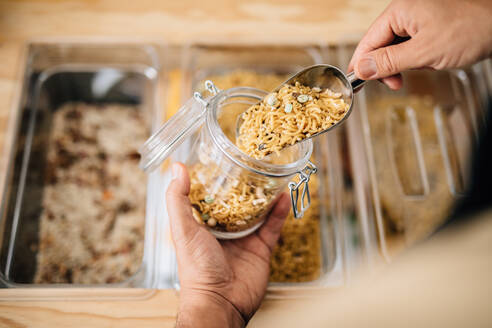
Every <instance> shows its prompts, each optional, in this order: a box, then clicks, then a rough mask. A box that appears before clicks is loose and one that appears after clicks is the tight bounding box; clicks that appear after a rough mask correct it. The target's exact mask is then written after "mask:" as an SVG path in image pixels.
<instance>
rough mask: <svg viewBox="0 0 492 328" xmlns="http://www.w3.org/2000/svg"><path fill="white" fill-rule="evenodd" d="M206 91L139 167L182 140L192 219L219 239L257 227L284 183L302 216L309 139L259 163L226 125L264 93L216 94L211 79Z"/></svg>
mask: <svg viewBox="0 0 492 328" xmlns="http://www.w3.org/2000/svg"><path fill="white" fill-rule="evenodd" d="M206 88H207V90H208V91H209V93H210V94H212V96H211V97H209V98H207V99H204V98H203V97H202V96H201V94H200V93H195V94H194V97H193V98H192V99H190V100H188V101H187V102H186V104H185V105H184V106H183V107H182V108H181V109H180V110H179V111H178V113H176V115H174V116H173V117H171V119H170V120H169V121H168V122H166V123H165V124H164V125H163V126H162V127H161V128H160V129H159V131H157V132H156V133H155V134H154V135H153V136H152V137H151V138H150V139H149V140H148V141H147V142H146V143H145V144H144V145H143V146H142V148H141V149H140V154H141V155H142V159H141V163H140V164H141V167H142V168H143V169H144V170H146V171H150V170H153V169H155V168H156V167H158V166H159V165H160V163H162V161H164V160H165V159H166V158H167V157H169V156H170V155H171V154H172V153H173V152H174V151H175V150H176V149H177V147H178V146H179V145H181V144H182V143H183V142H184V141H185V140H186V141H187V143H186V145H187V146H186V153H187V159H186V161H185V164H186V166H187V168H188V171H189V174H190V181H191V188H190V195H189V197H190V201H191V203H192V206H193V208H192V212H193V216H194V218H195V220H196V221H198V222H199V223H200V224H203V225H204V226H206V227H207V228H208V229H209V230H210V231H211V232H212V233H213V234H214V235H215V236H216V237H217V238H220V239H234V238H241V237H244V236H246V235H248V234H250V233H252V232H253V231H255V230H256V229H257V228H258V227H260V226H261V224H262V223H263V222H264V220H265V217H266V215H267V214H268V213H269V211H270V210H271V207H272V206H273V204H275V201H276V199H277V198H278V196H279V195H280V194H281V193H282V191H283V190H285V187H286V186H287V185H289V189H290V191H291V199H292V205H293V210H294V214H295V216H296V217H302V215H303V213H304V211H305V210H306V209H307V208H308V207H309V202H310V195H309V185H308V183H309V177H310V175H311V174H312V173H315V172H316V167H315V166H314V164H312V163H311V162H310V161H309V158H310V157H311V153H312V150H313V145H312V142H311V140H307V141H305V142H301V143H298V144H296V145H294V146H291V147H288V148H286V149H285V150H283V151H282V152H280V154H278V155H276V154H272V155H270V156H268V157H267V158H265V159H263V160H257V159H254V158H252V157H249V156H248V155H246V154H245V153H243V152H242V151H241V150H239V148H237V147H236V145H235V144H234V138H235V136H234V135H230V134H233V133H234V132H233V131H234V129H230V128H229V129H225V127H230V126H231V125H235V122H236V118H237V117H238V115H240V114H241V113H243V112H244V111H245V110H246V109H247V108H249V107H250V106H251V105H253V104H256V103H257V102H259V101H260V100H261V99H262V98H263V97H264V96H265V95H266V92H264V91H261V90H258V89H254V88H245V87H241V88H232V89H228V90H224V91H220V92H219V90H218V89H217V88H216V87H215V86H214V85H213V83H212V82H210V81H207V82H206ZM224 131H230V132H228V133H227V134H229V135H226V133H224ZM231 131H232V132H231ZM296 174H299V177H298V179H297V180H296V182H291V180H292V178H293V177H294V176H295V175H296ZM298 200H299V201H298Z"/></svg>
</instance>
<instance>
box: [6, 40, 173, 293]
mask: <svg viewBox="0 0 492 328" xmlns="http://www.w3.org/2000/svg"><path fill="white" fill-rule="evenodd" d="M164 53H165V47H164V46H161V45H150V44H138V43H137V44H125V43H118V44H116V43H56V42H53V43H32V44H30V45H29V46H28V47H27V49H26V61H25V65H26V68H25V73H24V79H23V88H22V91H21V96H20V100H19V103H18V105H17V106H16V107H15V108H13V111H12V114H11V121H10V122H11V124H10V127H11V128H10V130H9V131H8V136H7V138H6V140H8V143H7V144H6V145H5V147H4V149H5V154H6V155H7V156H8V158H9V162H8V170H7V173H6V176H5V177H3V180H2V181H3V185H2V186H1V190H2V207H1V216H0V284H1V286H2V287H8V288H41V287H49V288H55V289H54V291H53V292H52V293H51V292H50V293H47V294H49V295H48V296H47V295H44V296H43V295H40V294H39V293H35V292H30V293H23V292H22V291H19V294H18V297H19V298H22V297H28V298H36V296H33V295H40V296H39V297H40V298H46V297H49V296H50V295H51V296H53V295H56V296H54V297H63V298H65V299H66V298H80V297H87V295H88V294H86V292H84V289H85V290H86V289H87V288H91V293H90V295H91V297H97V298H98V299H99V298H101V297H106V298H125V297H145V296H146V295H148V294H149V293H151V290H150V289H149V290H146V289H138V291H137V290H135V292H128V290H127V291H122V289H121V287H132V288H133V287H142V288H154V287H156V286H157V284H158V281H157V270H158V267H159V263H160V262H159V260H160V259H159V257H157V255H156V254H157V253H158V252H159V243H158V240H159V238H160V233H161V232H162V231H163V230H164V229H163V227H162V226H161V221H160V220H159V218H158V212H157V209H156V205H157V204H158V203H160V202H161V200H162V199H161V198H159V199H155V198H154V196H153V195H155V197H160V196H159V195H160V194H159V192H158V191H157V192H155V193H152V190H153V189H155V188H156V187H157V186H156V185H155V184H156V183H157V182H158V181H159V180H158V178H155V179H154V177H153V176H152V175H150V176H149V177H148V178H147V179H146V178H145V175H143V174H142V177H143V179H142V180H139V181H133V180H132V176H135V177H138V173H139V172H138V154H136V148H138V146H139V145H140V142H138V144H137V145H135V143H136V142H137V141H138V140H139V139H143V140H145V138H147V137H148V136H149V135H150V133H151V131H152V130H153V129H154V128H155V127H156V125H158V124H159V122H160V120H161V110H160V106H159V102H160V100H159V97H158V94H159V93H158V87H159V85H161V84H162V83H163V78H164V76H165V71H164V69H163V67H162V62H163V61H162V56H163V54H164ZM67 122H68V123H67ZM70 122H72V123H70ZM64 124H65V125H64ZM137 125H138V126H139V128H138V129H137ZM89 127H91V128H94V130H93V131H92V130H84V129H88V128H89ZM91 145H92V146H91ZM94 145H96V146H94ZM82 146H84V147H85V146H87V147H86V148H83V147H82ZM94 147H99V148H97V149H98V150H97V153H95V152H94V149H95V148H94ZM134 148H135V151H134ZM135 157H136V158H135ZM53 161H54V163H53ZM135 165H136V166H135ZM75 168H76V169H75ZM72 169H73V170H72ZM71 170H72V171H71ZM134 170H137V172H136V173H134V172H135V171H134ZM91 172H92V173H91ZM98 180H101V181H103V182H100V181H98ZM94 181H95V182H94ZM103 185H104V190H101V188H102V187H101V186H103ZM135 186H138V188H136V187H135ZM132 197H134V198H135V199H137V200H141V204H134V202H132ZM140 197H141V198H140ZM87 201H88V203H86V202H87ZM78 203H80V204H81V205H80V206H79V205H78ZM99 208H101V210H100V212H98V211H99ZM81 209H83V210H85V211H88V210H89V209H94V210H93V211H92V212H91V211H88V212H87V213H86V212H84V213H83V214H82V212H81V211H80V210H81ZM96 217H97V220H99V221H97V220H96V219H95V218H96ZM50 221H53V222H55V224H54V223H50ZM101 222H103V223H104V225H102V224H103V223H101ZM59 227H65V230H63V229H62V230H59V229H58V228H59ZM102 228H104V229H105V230H104V231H99V230H98V229H102ZM96 236H98V237H100V238H101V240H99V241H94V240H91V238H92V239H93V238H95V237H96ZM79 237H80V238H81V239H82V240H81V241H79V240H78V238H79ZM70 238H72V239H70ZM111 243H113V244H111ZM124 243H126V244H124ZM53 245H55V246H53ZM56 247H58V248H60V251H61V253H60V254H62V255H57V254H56V250H54V249H53V248H56ZM105 248H109V250H105ZM41 250H42V251H43V252H47V253H40V252H41ZM57 256H61V259H60V258H57ZM128 256H130V257H128ZM101 257H102V258H103V259H102V260H101V259H100V258H101ZM77 261H82V262H80V263H85V262H84V261H87V263H85V264H84V265H82V266H81V265H80V263H79V262H77ZM74 262H76V263H75V264H74ZM122 266H124V267H122ZM108 272H116V273H118V274H119V275H118V276H106V275H107V274H108ZM113 287H120V288H118V291H116V289H114V292H112V291H110V290H111V289H112V288H113ZM108 288H109V289H108ZM23 295H24V296H23Z"/></svg>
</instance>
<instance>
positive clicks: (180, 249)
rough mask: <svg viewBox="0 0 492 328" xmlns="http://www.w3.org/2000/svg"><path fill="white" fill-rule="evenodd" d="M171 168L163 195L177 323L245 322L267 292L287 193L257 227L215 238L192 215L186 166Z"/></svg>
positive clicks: (220, 324)
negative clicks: (174, 263) (175, 276)
mask: <svg viewBox="0 0 492 328" xmlns="http://www.w3.org/2000/svg"><path fill="white" fill-rule="evenodd" d="M172 170H173V181H172V182H171V184H170V185H169V187H168V189H167V193H166V200H167V208H168V212H169V217H170V223H171V232H172V237H173V240H174V245H175V247H176V254H177V259H178V271H179V279H180V283H181V291H180V304H179V311H178V321H177V327H188V326H190V327H240V326H244V325H245V324H246V323H247V322H248V320H249V319H250V318H251V317H252V315H253V314H254V313H255V311H256V310H257V309H258V307H259V306H260V303H261V300H262V299H263V296H264V294H265V291H266V287H267V283H268V274H269V270H270V256H271V254H272V249H273V247H274V246H275V244H276V242H277V239H278V237H279V235H280V231H281V229H282V225H283V222H284V220H285V217H286V215H287V213H288V211H289V208H290V202H289V199H288V197H287V196H286V195H285V194H283V195H282V196H281V197H280V198H279V200H278V202H277V203H276V205H275V206H274V208H273V210H272V212H271V213H270V215H269V218H268V219H267V221H266V222H265V223H264V224H263V226H261V227H260V229H258V230H257V231H256V232H255V233H253V234H251V235H249V236H247V237H245V238H241V239H235V240H227V241H219V240H217V239H216V238H215V237H214V236H213V235H212V234H211V233H210V232H209V231H207V229H206V228H205V227H204V226H202V225H200V224H198V223H197V222H196V221H195V220H194V218H193V215H192V212H191V204H190V200H189V199H188V194H189V191H190V179H189V176H188V172H187V170H186V167H185V166H184V165H182V164H178V163H177V164H174V165H173V167H172Z"/></svg>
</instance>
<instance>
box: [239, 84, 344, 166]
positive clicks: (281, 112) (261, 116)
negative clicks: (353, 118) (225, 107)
mask: <svg viewBox="0 0 492 328" xmlns="http://www.w3.org/2000/svg"><path fill="white" fill-rule="evenodd" d="M341 96H342V95H341V94H340V93H335V92H333V91H331V90H330V89H325V90H324V91H322V90H321V89H320V88H310V87H307V86H304V85H301V84H300V83H299V82H296V83H295V85H294V86H293V85H284V86H283V87H282V88H281V89H280V90H279V91H278V92H274V93H270V94H269V95H267V96H266V97H265V98H264V99H263V100H262V101H261V102H260V103H259V104H256V105H254V106H251V107H250V108H249V109H248V110H247V111H246V112H244V113H243V114H242V120H243V123H242V124H241V126H240V128H239V136H238V137H237V142H236V144H237V146H238V147H239V148H240V149H241V150H242V151H243V152H244V153H246V154H248V155H249V156H251V157H254V158H256V159H262V158H263V157H265V156H267V155H269V154H271V153H273V152H276V153H279V151H280V150H282V149H283V148H285V147H287V146H291V145H293V144H295V143H297V142H299V141H302V140H304V139H306V138H309V137H311V136H313V135H315V134H316V133H319V132H321V131H324V130H326V129H328V128H330V127H331V126H333V125H334V124H336V123H338V122H340V121H341V120H342V119H343V118H344V117H345V114H346V113H347V111H348V110H349V105H348V104H347V103H346V102H345V101H344V100H343V99H342V97H341Z"/></svg>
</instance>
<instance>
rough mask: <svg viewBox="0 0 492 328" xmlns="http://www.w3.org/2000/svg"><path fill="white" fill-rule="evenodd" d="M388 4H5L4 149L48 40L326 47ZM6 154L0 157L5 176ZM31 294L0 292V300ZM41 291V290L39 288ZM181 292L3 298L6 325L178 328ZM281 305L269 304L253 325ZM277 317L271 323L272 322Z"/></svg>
mask: <svg viewBox="0 0 492 328" xmlns="http://www.w3.org/2000/svg"><path fill="white" fill-rule="evenodd" d="M388 2H389V1H387V0H372V1H367V0H350V1H346V0H324V1H323V0H319V1H313V0H304V1H292V0H274V1H269V2H268V3H267V2H264V1H254V0H253V1H243V0H236V1H226V0H208V1H201V2H195V1H189V0H179V1H153V0H139V1H116V0H114V1H55V0H51V1H48V0H44V1H0V31H1V32H0V63H1V64H0V145H2V149H0V151H3V144H4V141H5V140H4V139H5V137H4V136H5V131H6V126H7V124H8V118H9V113H10V111H11V110H16V92H18V91H19V89H20V81H21V76H20V75H21V72H22V69H23V67H22V64H23V63H21V58H22V57H21V52H22V49H23V47H24V46H25V44H26V42H28V41H30V40H40V39H44V38H48V39H50V38H58V39H64V40H74V39H77V40H80V39H88V40H90V39H94V38H101V37H104V38H107V37H110V38H112V39H118V38H122V39H125V40H128V39H132V38H135V39H139V40H142V39H143V40H147V39H148V40H154V41H166V42H169V43H171V44H188V43H190V42H193V41H197V40H199V41H200V42H222V43H263V44H272V43H282V44H313V43H314V44H326V43H336V42H341V41H354V40H357V39H358V38H360V36H361V34H362V33H363V32H364V31H365V30H366V28H367V27H368V26H369V24H370V23H371V22H372V21H373V20H374V18H376V17H377V15H378V14H379V13H380V12H381V11H382V10H383V9H384V7H385V6H386V5H387V3H388ZM4 168H5V157H3V158H1V160H0V172H1V173H2V174H3V170H4ZM20 292H23V293H29V291H26V290H24V291H18V290H0V299H5V298H8V297H9V296H11V295H15V293H20ZM37 292H41V291H37ZM177 301H178V299H177V296H176V293H175V291H172V290H162V291H156V292H155V293H154V294H153V295H152V296H150V297H149V298H147V299H145V300H134V301H70V302H68V301H64V300H62V301H22V302H15V301H1V302H0V327H75V326H84V327H113V326H118V327H126V326H129V327H154V326H155V327H172V326H173V325H174V320H175V313H176V308H177ZM279 303H288V301H274V300H267V301H265V302H264V303H263V305H262V308H261V309H260V311H259V313H258V315H257V316H256V317H255V318H254V319H253V321H252V323H251V325H250V326H252V327H264V325H262V322H264V320H263V319H265V318H268V315H269V312H270V310H271V309H272V308H275V307H276V305H278V304H279ZM270 319H271V318H270Z"/></svg>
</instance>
